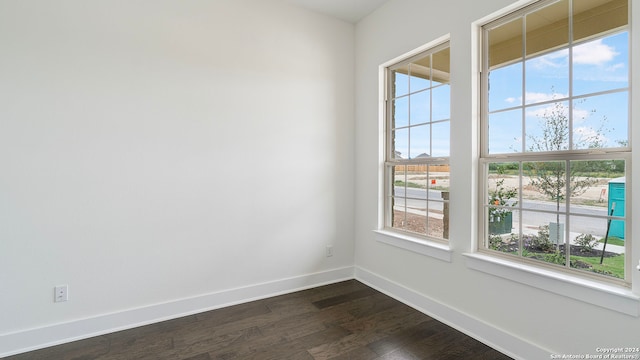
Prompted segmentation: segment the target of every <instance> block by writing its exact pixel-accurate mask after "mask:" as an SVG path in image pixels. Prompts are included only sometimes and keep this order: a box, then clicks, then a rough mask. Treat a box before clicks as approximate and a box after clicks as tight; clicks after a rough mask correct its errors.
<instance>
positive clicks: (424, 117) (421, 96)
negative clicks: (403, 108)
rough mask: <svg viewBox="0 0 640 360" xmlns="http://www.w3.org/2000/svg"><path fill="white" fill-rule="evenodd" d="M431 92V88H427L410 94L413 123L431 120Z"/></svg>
mask: <svg viewBox="0 0 640 360" xmlns="http://www.w3.org/2000/svg"><path fill="white" fill-rule="evenodd" d="M430 93H431V91H430V90H425V91H421V92H419V93H415V94H411V95H410V96H409V97H410V99H409V102H410V104H411V105H410V108H411V116H410V122H411V125H416V124H424V123H426V122H428V121H429V119H430V117H431V106H430V104H431V99H430Z"/></svg>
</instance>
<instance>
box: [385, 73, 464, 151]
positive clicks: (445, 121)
mask: <svg viewBox="0 0 640 360" xmlns="http://www.w3.org/2000/svg"><path fill="white" fill-rule="evenodd" d="M412 66H416V65H414V64H412ZM409 93H411V94H410V95H408V94H409ZM450 94H451V90H450V86H449V85H448V84H444V85H443V84H441V83H439V82H437V81H433V83H431V82H430V81H429V80H426V79H423V78H418V77H410V76H407V75H404V74H401V73H396V81H395V96H396V97H397V98H396V100H395V107H394V111H395V114H394V119H395V127H396V128H402V127H407V126H409V125H410V126H411V127H410V130H409V128H404V129H398V130H397V131H396V134H395V138H396V143H395V148H396V151H399V152H400V156H401V157H402V158H403V159H407V158H409V157H408V156H407V154H409V155H410V158H415V157H417V156H418V155H420V154H429V155H431V156H433V157H439V156H440V157H443V156H445V157H446V156H449V138H450V135H449V134H450V126H449V118H450V116H451V115H450V112H451V111H450V109H451V106H450ZM409 114H411V115H410V116H409Z"/></svg>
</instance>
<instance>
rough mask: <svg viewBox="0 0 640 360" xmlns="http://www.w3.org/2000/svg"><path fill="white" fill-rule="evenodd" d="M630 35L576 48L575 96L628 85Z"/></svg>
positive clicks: (574, 65)
mask: <svg viewBox="0 0 640 360" xmlns="http://www.w3.org/2000/svg"><path fill="white" fill-rule="evenodd" d="M628 62H629V33H628V32H623V33H620V34H616V35H613V36H609V37H606V38H603V39H597V40H593V41H590V42H587V43H584V44H582V45H578V46H576V47H574V49H573V93H574V94H575V95H582V94H588V93H594V92H598V91H606V90H613V89H619V88H626V87H628V86H629V64H628Z"/></svg>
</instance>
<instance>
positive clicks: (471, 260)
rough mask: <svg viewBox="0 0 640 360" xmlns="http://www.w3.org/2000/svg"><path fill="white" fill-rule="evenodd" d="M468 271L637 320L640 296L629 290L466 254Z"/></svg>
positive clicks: (505, 261) (492, 258) (501, 260)
mask: <svg viewBox="0 0 640 360" xmlns="http://www.w3.org/2000/svg"><path fill="white" fill-rule="evenodd" d="M464 256H465V258H466V264H467V267H469V268H471V269H474V270H478V271H482V272H484V273H487V274H491V275H495V276H499V277H501V278H504V279H508V280H512V281H516V282H519V283H521V284H525V285H529V286H533V287H535V288H538V289H542V290H546V291H549V292H552V293H555V294H558V295H562V296H566V297H568V298H572V299H575V300H579V301H582V302H585V303H589V304H592V305H597V306H600V307H603V308H606V309H609V310H614V311H617V312H620V313H623V314H627V315H631V316H635V317H638V316H639V315H640V307H639V305H640V296H638V295H636V294H634V293H633V292H631V290H630V289H627V288H624V287H620V286H615V285H609V284H603V283H600V282H597V281H593V280H589V279H583V278H579V277H576V276H571V275H568V274H562V273H558V272H555V271H551V270H545V269H541V268H538V267H534V266H530V265H527V264H521V263H517V262H513V261H508V260H505V259H501V258H496V257H493V256H489V255H485V254H482V253H466V254H464Z"/></svg>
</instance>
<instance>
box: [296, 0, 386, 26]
mask: <svg viewBox="0 0 640 360" xmlns="http://www.w3.org/2000/svg"><path fill="white" fill-rule="evenodd" d="M287 1H288V2H289V3H291V4H294V5H298V6H302V7H304V8H307V9H309V10H313V11H317V12H319V13H323V14H326V15H329V16H333V17H336V18H338V19H341V20H345V21H348V22H351V23H356V22H358V21H359V20H360V19H362V18H363V17H365V16H367V15H369V14H370V13H371V12H373V11H374V10H375V9H377V8H379V7H380V6H382V4H384V3H385V2H387V0H287Z"/></svg>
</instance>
